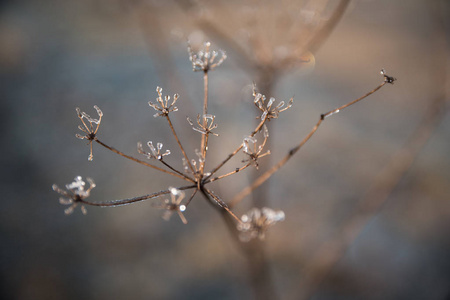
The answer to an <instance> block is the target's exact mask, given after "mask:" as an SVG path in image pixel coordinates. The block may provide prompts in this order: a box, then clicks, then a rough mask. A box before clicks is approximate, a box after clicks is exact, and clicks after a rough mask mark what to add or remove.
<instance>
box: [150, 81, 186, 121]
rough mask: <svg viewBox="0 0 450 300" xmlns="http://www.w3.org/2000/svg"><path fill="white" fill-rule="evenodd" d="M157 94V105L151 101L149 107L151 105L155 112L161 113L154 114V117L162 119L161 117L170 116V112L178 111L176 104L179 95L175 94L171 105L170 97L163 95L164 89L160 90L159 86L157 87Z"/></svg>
mask: <svg viewBox="0 0 450 300" xmlns="http://www.w3.org/2000/svg"><path fill="white" fill-rule="evenodd" d="M156 92H157V93H158V98H156V102H157V104H155V103H153V102H151V101H149V102H148V105H150V106H151V107H153V109H154V110H156V111H159V112H158V113H156V114H154V115H153V116H154V117H155V118H156V117H161V116H164V117H165V116H168V115H169V112H172V111H177V110H178V108H177V107H176V106H174V105H175V103H176V102H177V100H178V97H179V95H178V94H174V95H173V101H172V103H171V104H170V105H169V101H170V96H164V97H163V95H162V88H160V87H159V86H158V87H156Z"/></svg>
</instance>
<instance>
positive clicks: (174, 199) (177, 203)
mask: <svg viewBox="0 0 450 300" xmlns="http://www.w3.org/2000/svg"><path fill="white" fill-rule="evenodd" d="M169 191H170V200H169V199H165V200H164V201H163V202H162V203H160V204H157V205H154V207H156V208H160V209H165V210H166V211H165V212H164V214H163V216H162V218H163V219H164V220H166V221H169V220H170V217H171V216H172V214H173V213H174V212H177V214H178V216H180V219H181V221H182V222H183V223H184V224H187V220H186V218H185V217H184V215H183V211H185V210H186V206H185V205H183V204H181V201H182V200H183V199H184V196H185V193H184V192H183V191H182V190H179V189H177V188H174V187H169Z"/></svg>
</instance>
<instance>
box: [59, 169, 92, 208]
mask: <svg viewBox="0 0 450 300" xmlns="http://www.w3.org/2000/svg"><path fill="white" fill-rule="evenodd" d="M86 180H87V182H88V183H89V188H88V189H85V186H86V183H85V182H84V181H83V178H82V177H81V176H77V177H75V179H74V181H73V182H71V183H69V184H66V190H63V189H61V188H59V187H58V186H57V185H56V184H54V185H53V186H52V188H53V190H54V191H55V192H57V193H59V194H61V195H63V196H64V197H60V198H59V203H61V204H63V205H70V206H69V207H68V208H66V209H65V210H64V213H65V214H66V215H70V214H71V213H73V210H74V209H75V207H77V206H78V204H79V203H81V202H83V200H84V199H86V198H87V197H89V195H90V194H91V190H92V189H93V188H95V183H94V181H93V180H92V179H91V178H89V177H88V178H86ZM81 212H82V213H83V214H84V215H85V214H86V213H87V210H86V207H84V205H81Z"/></svg>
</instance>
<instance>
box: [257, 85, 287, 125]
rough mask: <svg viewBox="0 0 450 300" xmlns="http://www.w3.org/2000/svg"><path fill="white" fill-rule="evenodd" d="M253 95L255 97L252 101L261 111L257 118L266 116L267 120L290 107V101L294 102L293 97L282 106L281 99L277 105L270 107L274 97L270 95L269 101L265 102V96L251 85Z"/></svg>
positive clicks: (276, 116)
mask: <svg viewBox="0 0 450 300" xmlns="http://www.w3.org/2000/svg"><path fill="white" fill-rule="evenodd" d="M253 97H255V98H254V100H253V103H255V105H256V107H257V108H259V110H260V111H262V115H261V116H260V117H258V118H261V119H265V118H266V117H267V119H268V120H269V121H270V119H276V118H278V116H279V114H280V113H281V112H283V111H285V110H287V109H289V108H291V106H292V103H293V102H294V98H291V99H290V100H289V103H288V104H287V106H286V107H284V108H283V106H284V104H285V103H284V101H281V102H280V103H278V105H277V106H275V107H272V106H273V104H274V102H275V98H274V97H271V98H270V99H269V101H268V102H266V96H265V95H263V94H261V93H258V92H257V91H256V85H253Z"/></svg>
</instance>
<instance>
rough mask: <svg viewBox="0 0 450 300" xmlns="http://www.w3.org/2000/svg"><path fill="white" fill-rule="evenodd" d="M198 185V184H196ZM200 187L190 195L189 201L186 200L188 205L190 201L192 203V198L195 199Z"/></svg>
mask: <svg viewBox="0 0 450 300" xmlns="http://www.w3.org/2000/svg"><path fill="white" fill-rule="evenodd" d="M196 187H197V185H196ZM197 192H198V189H195V190H194V192H193V193H192V195H191V196H190V197H189V199H188V201H186V204H185V205H186V207H187V206H188V205H189V203H191V201H192V199H194V196H195V194H197Z"/></svg>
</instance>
